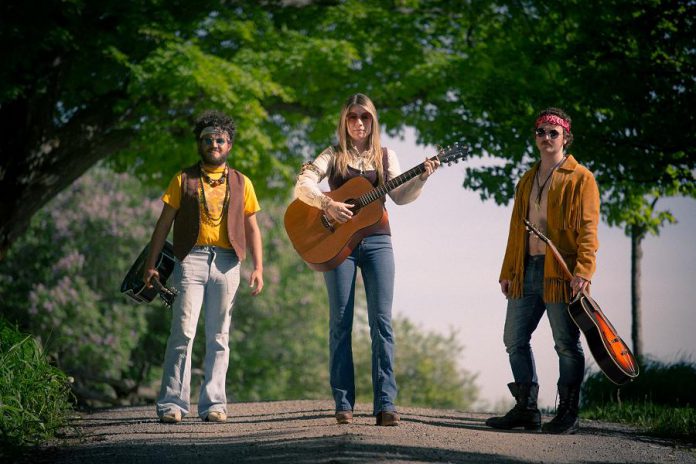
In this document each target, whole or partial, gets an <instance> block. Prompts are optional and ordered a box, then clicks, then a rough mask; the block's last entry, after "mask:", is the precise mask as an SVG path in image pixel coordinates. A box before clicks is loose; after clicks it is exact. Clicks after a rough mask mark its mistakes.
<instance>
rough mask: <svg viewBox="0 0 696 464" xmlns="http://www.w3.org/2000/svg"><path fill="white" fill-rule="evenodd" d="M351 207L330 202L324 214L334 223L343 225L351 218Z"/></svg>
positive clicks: (346, 204) (338, 202)
mask: <svg viewBox="0 0 696 464" xmlns="http://www.w3.org/2000/svg"><path fill="white" fill-rule="evenodd" d="M352 207H353V205H351V204H348V203H341V202H340V201H334V200H331V201H330V202H329V204H328V206H327V207H326V209H325V210H324V212H325V213H326V214H327V215H328V216H329V217H330V218H331V219H333V220H334V221H336V222H338V223H339V224H343V223H344V222H346V221H350V218H352V217H353V212H352V211H351V210H350V208H352Z"/></svg>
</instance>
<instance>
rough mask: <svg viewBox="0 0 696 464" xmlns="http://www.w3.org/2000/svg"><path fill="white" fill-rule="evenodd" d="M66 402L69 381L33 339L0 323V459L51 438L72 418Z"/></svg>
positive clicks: (15, 454) (67, 401)
mask: <svg viewBox="0 0 696 464" xmlns="http://www.w3.org/2000/svg"><path fill="white" fill-rule="evenodd" d="M70 399H71V393H70V382H69V379H68V377H67V376H66V375H65V374H64V373H63V372H62V371H60V370H59V369H57V368H56V367H54V366H52V365H51V364H50V363H49V361H48V360H47V359H46V357H45V355H44V353H43V351H42V350H41V347H40V346H39V344H38V343H37V342H36V340H35V339H34V338H33V337H31V336H29V335H25V334H22V333H20V332H19V331H18V330H17V329H16V328H14V327H13V326H11V325H10V324H8V323H7V322H6V321H4V320H3V319H2V318H0V458H3V459H2V460H4V458H12V457H17V456H20V455H21V454H22V453H24V452H25V451H26V450H27V449H29V448H31V447H32V446H35V445H38V444H40V443H43V442H45V441H47V440H49V439H51V438H53V437H55V436H56V433H57V432H58V430H60V429H61V428H63V427H65V426H66V425H67V424H68V420H69V418H70V415H71V414H72V411H73V408H72V404H71V402H70ZM10 462H11V459H10Z"/></svg>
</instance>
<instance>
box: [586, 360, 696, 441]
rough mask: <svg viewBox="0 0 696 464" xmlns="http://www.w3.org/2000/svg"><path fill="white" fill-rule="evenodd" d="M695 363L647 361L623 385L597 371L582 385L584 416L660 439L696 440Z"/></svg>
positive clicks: (686, 361) (685, 361)
mask: <svg viewBox="0 0 696 464" xmlns="http://www.w3.org/2000/svg"><path fill="white" fill-rule="evenodd" d="M694 385H696V364H695V363H693V362H691V361H688V360H682V361H677V362H675V363H672V364H668V363H663V362H659V361H650V360H647V361H645V362H644V363H643V365H642V366H641V372H640V375H639V376H638V378H637V379H636V380H635V381H633V382H631V383H629V384H627V385H624V386H621V387H619V386H616V385H614V384H613V383H611V382H610V381H609V380H608V379H607V378H606V377H605V376H604V374H602V373H601V372H596V373H594V374H592V375H590V377H589V378H588V379H587V380H586V381H585V383H584V384H583V396H582V402H583V409H582V415H583V417H587V418H589V419H597V420H606V421H614V422H624V423H629V424H633V425H636V426H638V427H641V428H642V429H644V430H646V431H647V432H648V433H650V434H652V435H656V436H661V437H670V438H680V439H685V440H690V441H694V440H696V391H695V390H694Z"/></svg>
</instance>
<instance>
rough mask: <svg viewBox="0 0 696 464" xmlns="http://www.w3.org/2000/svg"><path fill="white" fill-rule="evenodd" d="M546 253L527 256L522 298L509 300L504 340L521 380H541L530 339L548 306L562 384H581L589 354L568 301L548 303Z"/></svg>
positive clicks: (515, 371) (560, 383)
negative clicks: (545, 289)
mask: <svg viewBox="0 0 696 464" xmlns="http://www.w3.org/2000/svg"><path fill="white" fill-rule="evenodd" d="M543 294H544V256H531V257H527V261H526V263H525V269H524V290H523V295H522V298H520V299H511V300H508V305H507V315H506V318H505V330H504V334H503V340H504V342H505V347H506V349H507V352H508V355H509V356H510V366H511V367H512V375H513V377H514V379H515V382H517V383H537V374H536V367H535V365H534V355H533V354H532V347H531V345H530V343H529V342H530V340H531V338H532V333H534V330H536V328H537V326H538V325H539V321H540V320H541V317H542V316H543V314H544V310H546V313H547V315H548V318H549V323H550V325H551V332H552V333H553V341H554V343H555V348H556V353H558V367H559V378H558V385H580V384H581V383H582V379H583V376H584V374H585V356H584V354H583V351H582V345H581V344H580V329H578V327H577V326H576V325H575V323H574V322H573V320H572V319H571V318H570V315H569V314H568V305H567V304H565V303H548V304H546V303H544V300H543Z"/></svg>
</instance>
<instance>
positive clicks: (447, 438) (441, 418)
mask: <svg viewBox="0 0 696 464" xmlns="http://www.w3.org/2000/svg"><path fill="white" fill-rule="evenodd" d="M228 411H229V419H228V421H227V423H224V424H211V423H205V422H202V421H201V420H200V419H198V418H197V417H196V416H195V415H194V416H189V417H186V418H184V420H183V422H181V423H180V424H161V423H159V421H158V420H157V417H156V416H155V413H154V408H153V407H127V408H115V409H103V410H99V411H96V412H93V413H90V414H82V415H81V416H80V418H79V419H76V420H75V426H76V432H75V433H71V434H70V436H68V437H67V439H66V440H65V441H64V442H63V443H61V444H59V445H56V446H51V447H46V448H44V449H42V450H41V451H40V452H37V453H36V454H33V455H32V457H31V462H39V463H43V462H51V463H58V464H63V463H82V462H84V463H98V464H111V463H114V464H116V463H118V464H123V463H139V464H152V463H167V464H178V463H182V464H184V463H185V464H207V463H256V464H265V463H332V464H338V463H379V462H390V463H479V462H480V463H489V462H494V463H532V462H534V463H540V462H548V463H570V462H573V463H576V462H582V463H594V462H596V463H603V464H606V463H670V462H674V463H696V449H694V448H689V447H685V446H684V445H677V444H675V443H672V442H670V441H669V440H657V439H654V438H649V437H646V436H644V435H641V434H640V433H638V432H637V431H635V430H632V429H629V428H626V427H624V426H618V425H616V424H607V423H599V422H590V421H584V422H582V423H581V429H580V432H579V433H578V434H576V435H567V436H552V435H544V434H540V433H529V432H522V431H514V432H506V431H497V430H493V429H490V428H488V427H486V426H485V425H484V423H483V422H484V420H485V419H486V417H488V415H485V414H478V413H467V412H462V411H455V410H439V409H421V408H401V410H400V413H401V416H402V421H401V425H400V426H398V427H375V426H374V418H373V417H372V416H371V415H370V407H369V406H368V405H366V404H359V405H358V407H357V408H356V411H355V414H356V417H355V419H356V420H355V422H354V423H353V424H350V425H338V424H336V422H335V420H334V418H333V404H332V403H331V402H330V401H277V402H266V403H242V404H231V405H230V406H229V409H228ZM548 419H549V418H546V419H545V420H548Z"/></svg>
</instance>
